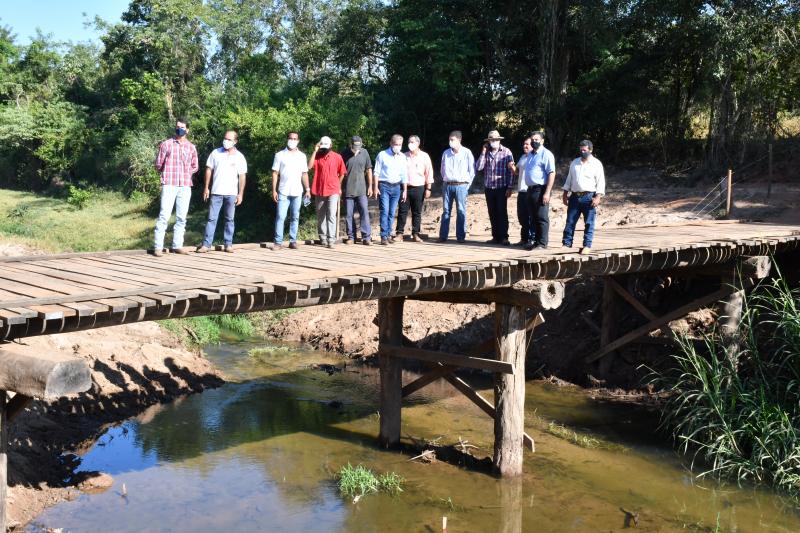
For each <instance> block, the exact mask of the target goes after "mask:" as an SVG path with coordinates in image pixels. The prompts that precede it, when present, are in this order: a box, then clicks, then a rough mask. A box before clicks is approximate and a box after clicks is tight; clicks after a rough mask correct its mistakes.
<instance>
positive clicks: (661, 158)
mask: <svg viewBox="0 0 800 533" xmlns="http://www.w3.org/2000/svg"><path fill="white" fill-rule="evenodd" d="M798 21H800V8H798V7H797V4H796V3H794V2H786V1H783V0H748V1H746V2H745V1H739V0H716V1H699V0H671V1H665V0H638V1H633V0H605V1H596V0H536V1H532V2H487V1H485V0H395V1H389V2H387V1H382V0H328V1H321V2H301V1H299V0H236V1H234V0H131V2H130V4H129V6H128V9H127V10H126V11H125V12H124V14H123V15H122V18H121V21H120V22H118V23H114V24H111V23H108V22H105V21H102V20H97V21H95V24H96V26H97V27H98V29H99V30H100V31H101V35H102V36H101V40H100V42H99V43H57V42H53V41H52V40H51V39H50V38H49V37H48V36H46V35H39V36H38V37H36V38H35V39H33V40H32V41H31V42H30V43H28V44H25V43H20V42H18V40H17V39H16V38H15V37H14V35H13V28H4V29H0V184H4V185H13V186H18V187H24V188H26V189H32V190H41V189H44V188H46V187H48V186H50V185H51V184H52V183H53V182H57V183H63V182H69V183H72V184H74V185H81V186H85V185H87V184H89V185H98V186H105V187H112V188H116V189H118V190H123V191H125V192H127V193H130V192H132V191H142V192H145V193H148V194H153V193H155V192H156V191H157V188H158V182H157V176H156V175H155V172H154V171H153V169H152V160H153V158H154V154H155V150H156V146H157V143H158V141H159V140H161V139H163V138H164V137H166V136H167V135H169V132H170V130H171V128H172V123H173V121H174V119H175V118H176V117H177V116H181V115H185V116H188V117H189V119H190V120H191V121H192V124H191V134H190V136H191V138H192V139H193V140H194V141H195V142H196V143H197V144H198V147H199V148H200V156H201V158H203V157H205V155H206V154H207V153H208V152H209V151H210V150H211V149H213V148H214V147H215V146H216V145H218V144H219V142H220V139H221V138H222V135H223V130H224V129H226V128H229V127H232V128H236V129H238V130H239V132H240V147H241V149H242V151H243V152H244V153H245V154H246V155H247V157H248V159H249V163H250V177H251V178H254V179H251V193H250V198H251V201H249V202H246V204H245V206H244V207H243V209H244V210H245V211H248V210H249V211H250V215H251V216H255V214H256V213H255V211H258V212H260V213H263V212H264V204H265V202H266V198H268V196H265V195H263V193H264V192H265V191H266V190H268V189H269V187H270V180H269V176H270V164H271V161H272V155H273V153H274V152H275V151H276V150H277V149H280V148H281V147H282V146H283V143H284V139H285V134H286V131H287V130H289V129H296V130H299V131H300V133H301V147H304V148H305V149H306V150H308V149H309V148H310V146H311V145H312V144H313V141H314V140H316V139H317V138H318V137H319V136H320V135H322V134H328V135H330V136H331V137H333V139H334V143H335V146H336V148H342V147H343V146H344V144H345V141H346V139H347V137H349V136H350V135H352V134H356V133H357V134H359V135H361V137H363V138H364V140H365V144H366V146H367V147H368V148H370V149H371V150H373V152H374V150H375V149H376V148H378V147H379V146H381V145H382V144H385V140H386V138H387V137H388V135H389V134H391V133H393V132H395V131H398V132H402V133H405V134H410V133H417V134H419V135H420V136H421V137H422V139H423V146H424V147H425V146H427V148H428V149H429V150H430V151H431V152H432V153H438V152H439V150H440V149H442V148H443V147H444V145H445V143H446V135H447V133H448V132H449V131H450V130H451V129H456V128H457V129H461V130H463V131H464V133H465V142H466V143H467V144H468V145H471V146H473V147H476V146H477V144H478V143H480V140H481V139H482V138H483V137H484V136H485V133H486V132H487V131H488V130H490V129H495V128H497V129H500V130H501V131H502V132H503V133H504V134H505V135H506V136H507V137H508V138H509V141H508V143H509V144H511V145H512V146H516V145H517V142H518V140H519V137H520V135H521V134H522V133H523V132H525V131H529V130H532V129H534V128H543V129H545V130H546V131H547V133H548V144H549V146H550V147H551V149H553V150H554V151H555V152H556V154H557V155H566V156H569V155H571V154H572V152H573V150H574V146H575V142H576V141H577V140H578V139H580V138H583V137H586V136H588V137H590V138H592V139H593V140H595V144H596V145H597V146H598V153H599V154H601V156H602V157H603V158H604V159H605V160H618V161H631V160H646V161H648V162H652V163H656V164H663V165H671V164H674V165H678V164H685V163H687V162H688V163H690V165H694V166H702V167H709V166H710V167H714V166H719V165H727V164H731V163H736V162H741V161H743V160H744V158H746V157H747V156H748V155H753V152H754V151H758V150H763V145H764V143H765V142H767V141H768V140H770V139H772V138H780V137H786V136H789V135H793V134H794V132H793V131H791V128H789V126H790V125H792V124H794V122H793V120H792V119H793V117H794V113H795V111H796V102H797V101H798V96H800V86H798V80H800V76H798V74H800V59H799V58H800V55H798V54H797V53H796V51H797V41H798ZM787 128H788V129H787ZM245 216H246V215H245Z"/></svg>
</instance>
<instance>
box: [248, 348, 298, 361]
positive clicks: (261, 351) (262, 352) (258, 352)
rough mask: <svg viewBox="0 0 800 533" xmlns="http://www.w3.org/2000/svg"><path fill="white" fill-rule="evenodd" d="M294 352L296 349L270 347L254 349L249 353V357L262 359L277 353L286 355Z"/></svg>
mask: <svg viewBox="0 0 800 533" xmlns="http://www.w3.org/2000/svg"><path fill="white" fill-rule="evenodd" d="M293 350H294V348H290V347H289V346H270V347H269V348H253V349H252V350H250V351H248V352H247V355H249V356H250V357H255V358H256V359H260V358H265V357H270V356H272V355H274V354H276V353H286V352H291V351H293Z"/></svg>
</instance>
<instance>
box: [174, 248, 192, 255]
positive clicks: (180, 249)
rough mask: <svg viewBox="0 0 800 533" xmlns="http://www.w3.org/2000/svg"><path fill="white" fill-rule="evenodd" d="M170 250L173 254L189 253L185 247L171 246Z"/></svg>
mask: <svg viewBox="0 0 800 533" xmlns="http://www.w3.org/2000/svg"><path fill="white" fill-rule="evenodd" d="M170 252H172V253H173V254H178V255H186V254H188V253H189V252H187V251H186V248H172V249H171V250H170Z"/></svg>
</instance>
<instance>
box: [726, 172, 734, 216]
mask: <svg viewBox="0 0 800 533" xmlns="http://www.w3.org/2000/svg"><path fill="white" fill-rule="evenodd" d="M726 192H727V193H728V197H727V198H726V201H725V217H726V218H730V216H731V208H733V203H732V199H733V170H731V169H728V181H727V191H726Z"/></svg>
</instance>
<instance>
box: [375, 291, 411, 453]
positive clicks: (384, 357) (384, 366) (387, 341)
mask: <svg viewBox="0 0 800 533" xmlns="http://www.w3.org/2000/svg"><path fill="white" fill-rule="evenodd" d="M404 304H405V298H381V299H380V300H378V341H379V346H382V347H386V346H402V344H403V305H404ZM378 359H379V363H380V377H381V392H380V410H379V413H380V417H381V421H380V425H381V428H380V433H379V436H378V442H379V443H380V445H381V446H383V447H384V448H390V447H393V446H397V445H398V444H399V443H400V406H401V402H402V398H403V381H402V366H403V365H402V360H401V359H400V358H398V357H392V356H391V355H389V353H388V352H387V351H386V350H385V349H379V352H378Z"/></svg>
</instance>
